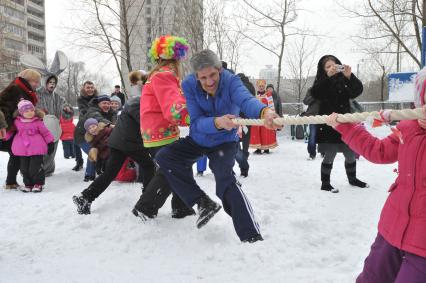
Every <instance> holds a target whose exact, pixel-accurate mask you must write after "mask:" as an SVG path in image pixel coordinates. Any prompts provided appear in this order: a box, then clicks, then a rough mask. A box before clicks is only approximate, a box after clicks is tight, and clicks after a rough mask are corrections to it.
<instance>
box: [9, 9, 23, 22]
mask: <svg viewBox="0 0 426 283" xmlns="http://www.w3.org/2000/svg"><path fill="white" fill-rule="evenodd" d="M4 13H5V14H6V15H8V16H9V17H13V18H16V19H19V20H24V19H25V14H24V12H21V11H18V10H15V9H13V8H11V7H4Z"/></svg>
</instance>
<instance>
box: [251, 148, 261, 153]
mask: <svg viewBox="0 0 426 283" xmlns="http://www.w3.org/2000/svg"><path fill="white" fill-rule="evenodd" d="M253 153H254V154H262V151H261V150H260V149H256V150H255V151H254V152H253Z"/></svg>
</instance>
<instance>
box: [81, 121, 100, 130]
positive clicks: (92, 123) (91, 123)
mask: <svg viewBox="0 0 426 283" xmlns="http://www.w3.org/2000/svg"><path fill="white" fill-rule="evenodd" d="M92 125H98V120H96V119H95V118H89V119H87V120H86V122H84V129H85V130H86V131H87V130H88V129H89V127H90V126H92Z"/></svg>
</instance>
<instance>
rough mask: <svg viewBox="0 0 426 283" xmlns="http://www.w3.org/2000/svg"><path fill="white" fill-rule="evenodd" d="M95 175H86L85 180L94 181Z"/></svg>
mask: <svg viewBox="0 0 426 283" xmlns="http://www.w3.org/2000/svg"><path fill="white" fill-rule="evenodd" d="M95 178H96V177H95V176H84V180H83V181H84V182H90V181H93V180H95Z"/></svg>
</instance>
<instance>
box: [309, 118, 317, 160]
mask: <svg viewBox="0 0 426 283" xmlns="http://www.w3.org/2000/svg"><path fill="white" fill-rule="evenodd" d="M316 135H317V125H315V124H310V125H309V140H308V153H309V156H311V157H315V156H316V155H317V143H316Z"/></svg>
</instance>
